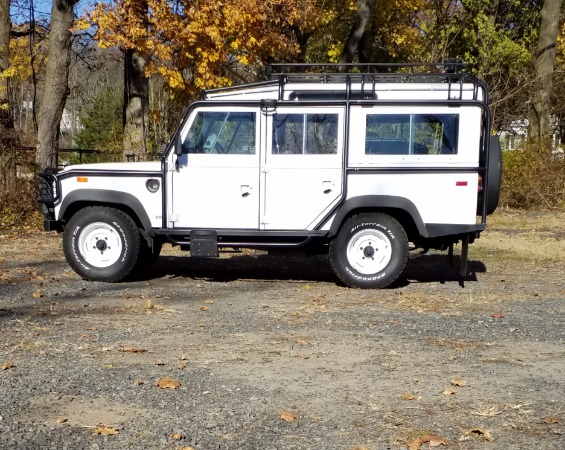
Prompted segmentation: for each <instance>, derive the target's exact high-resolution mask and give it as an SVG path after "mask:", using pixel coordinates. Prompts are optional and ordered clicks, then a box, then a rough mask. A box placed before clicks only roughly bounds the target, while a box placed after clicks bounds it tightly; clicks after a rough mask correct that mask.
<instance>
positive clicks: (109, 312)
mask: <svg viewBox="0 0 565 450" xmlns="http://www.w3.org/2000/svg"><path fill="white" fill-rule="evenodd" d="M564 223H565V213H522V212H517V211H506V212H502V213H497V214H496V215H495V216H494V217H492V220H491V221H490V223H489V228H488V231H487V232H486V233H484V235H483V236H482V237H481V239H479V240H478V241H477V242H475V244H473V245H472V246H471V247H470V259H471V263H470V269H471V271H472V275H471V276H469V277H468V279H467V280H465V281H462V280H461V278H460V277H459V275H458V270H457V267H449V266H448V265H447V257H446V255H445V254H440V253H433V254H426V255H420V254H418V253H416V252H414V253H413V254H412V256H411V259H410V261H409V264H408V267H407V269H406V272H405V274H404V276H403V277H402V278H401V279H400V280H399V281H398V282H397V283H396V284H395V285H394V286H392V287H391V288H389V289H385V290H380V291H364V290H355V289H349V288H346V287H344V286H342V285H340V284H339V283H338V281H337V279H336V277H335V276H334V274H333V272H332V271H331V268H330V266H329V263H328V261H327V259H326V258H323V257H305V256H298V255H285V256H282V255H280V254H273V255H268V254H266V253H260V252H245V253H228V254H225V255H223V256H222V257H221V258H219V259H214V260H197V259H190V258H187V257H186V256H185V255H184V254H183V253H182V252H180V251H178V250H177V249H173V248H171V247H168V246H167V247H166V248H165V249H164V251H163V254H162V256H161V257H160V258H159V260H158V261H157V263H156V265H155V266H154V268H153V269H152V271H151V272H150V273H148V274H146V276H145V277H144V279H142V280H136V281H130V282H124V283H117V284H104V283H93V282H86V281H83V280H81V279H80V278H79V277H78V276H77V275H76V274H74V272H72V271H71V270H70V268H69V267H68V266H67V264H66V262H65V261H64V257H63V255H62V251H61V240H60V237H59V236H57V235H56V234H52V233H42V232H35V233H27V234H23V235H16V234H13V233H12V234H11V233H6V234H5V235H3V236H0V238H1V240H0V448H2V449H4V448H6V449H11V448H18V449H19V448H22V449H24V448H26V449H27V448H32V449H34V448H41V449H43V448H57V449H59V448H69V449H71V448H73V449H74V448H108V449H122V448H124V449H125V448H132V449H134V448H135V449H138V448H148V449H153V448H155V449H175V450H178V449H181V448H185V449H189V448H193V449H212V448H214V449H216V448H219V449H287V448H288V449H310V448H311V449H320V448H322V449H326V448H327V449H350V450H354V449H357V450H361V449H371V450H384V449H406V448H409V449H410V450H412V449H418V448H422V449H426V448H430V447H437V448H446V449H483V448H484V449H532V448H535V449H562V448H565V398H564V397H565V396H564V394H565V346H564V344H565V342H564V341H565V327H564V324H565V320H564V317H565V281H564V280H565V226H564V225H563V224H564ZM456 250H457V249H456ZM456 259H457V258H456ZM164 377H170V379H164ZM101 425H104V426H105V427H102V428H101V427H100V426H101Z"/></svg>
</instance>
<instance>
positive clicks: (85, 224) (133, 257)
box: [63, 206, 140, 283]
mask: <svg viewBox="0 0 565 450" xmlns="http://www.w3.org/2000/svg"><path fill="white" fill-rule="evenodd" d="M63 250H64V253H65V257H66V259H67V262H68V263H69V265H70V266H71V267H72V268H73V270H74V271H75V272H76V273H77V274H79V275H80V276H81V277H82V278H84V279H85V280H91V281H105V282H109V283H112V282H116V281H120V280H122V279H124V278H125V277H126V276H127V275H128V274H129V273H130V272H131V271H132V270H133V268H134V267H135V265H136V262H137V259H138V256H139V252H140V233H139V229H138V228H137V226H136V224H135V223H134V221H133V220H132V219H131V217H129V216H128V215H127V214H126V213H124V212H122V211H120V210H117V209H115V208H109V207H105V206H91V207H88V208H84V209H82V210H80V211H79V212H77V213H76V214H75V215H74V216H73V217H72V218H71V220H69V223H68V224H67V226H66V227H65V232H64V234H63Z"/></svg>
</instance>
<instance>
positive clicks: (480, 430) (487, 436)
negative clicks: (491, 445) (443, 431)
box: [467, 427, 494, 442]
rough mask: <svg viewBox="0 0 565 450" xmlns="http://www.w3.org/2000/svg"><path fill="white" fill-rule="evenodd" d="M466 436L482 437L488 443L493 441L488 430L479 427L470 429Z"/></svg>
mask: <svg viewBox="0 0 565 450" xmlns="http://www.w3.org/2000/svg"><path fill="white" fill-rule="evenodd" d="M467 434H468V435H469V436H482V437H484V438H485V439H486V440H487V441H489V442H492V441H494V437H493V435H492V434H491V433H490V432H489V431H488V430H485V429H484V428H480V427H475V428H471V429H470V430H469V431H468V432H467Z"/></svg>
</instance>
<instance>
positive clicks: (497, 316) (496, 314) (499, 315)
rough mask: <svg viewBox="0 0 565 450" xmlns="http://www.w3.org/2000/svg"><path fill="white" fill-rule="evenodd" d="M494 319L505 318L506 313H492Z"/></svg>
mask: <svg viewBox="0 0 565 450" xmlns="http://www.w3.org/2000/svg"><path fill="white" fill-rule="evenodd" d="M490 316H491V317H492V318H493V319H503V318H504V314H500V313H493V314H491V315H490Z"/></svg>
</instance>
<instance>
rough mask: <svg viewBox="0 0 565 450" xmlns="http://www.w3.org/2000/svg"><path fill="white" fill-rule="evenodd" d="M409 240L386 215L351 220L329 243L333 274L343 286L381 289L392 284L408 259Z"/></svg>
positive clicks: (356, 216)
mask: <svg viewBox="0 0 565 450" xmlns="http://www.w3.org/2000/svg"><path fill="white" fill-rule="evenodd" d="M408 253H409V251H408V237H407V236H406V232H405V231H404V228H403V227H402V225H400V223H399V222H398V221H397V220H396V219H395V218H393V217H391V216H389V215H388V214H383V213H363V214H357V215H354V216H352V217H350V218H349V219H348V220H347V221H346V222H345V223H344V224H343V225H342V227H341V229H340V230H339V232H338V234H337V236H336V237H335V239H334V240H333V241H332V242H331V243H330V261H331V264H332V267H333V269H334V272H335V273H336V275H337V276H338V277H339V279H340V280H341V281H343V282H344V283H345V284H346V285H348V286H351V287H356V288H362V289H380V288H384V287H386V286H388V285H390V284H391V283H393V282H394V281H395V280H396V279H397V278H398V277H399V276H400V274H401V273H402V272H403V270H404V267H405V266H406V261H407V260H408Z"/></svg>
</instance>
